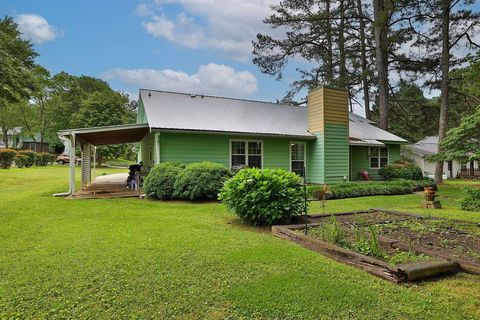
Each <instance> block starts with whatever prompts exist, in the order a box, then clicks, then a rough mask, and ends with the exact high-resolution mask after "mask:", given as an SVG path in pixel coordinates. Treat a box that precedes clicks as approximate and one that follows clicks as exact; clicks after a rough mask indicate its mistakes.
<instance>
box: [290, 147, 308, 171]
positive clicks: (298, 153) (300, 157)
mask: <svg viewBox="0 0 480 320" xmlns="http://www.w3.org/2000/svg"><path fill="white" fill-rule="evenodd" d="M304 168H305V143H303V142H293V143H291V144H290V171H292V172H295V173H296V174H298V175H299V176H301V177H303V176H304V172H303V171H304Z"/></svg>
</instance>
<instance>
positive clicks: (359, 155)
mask: <svg viewBox="0 0 480 320" xmlns="http://www.w3.org/2000/svg"><path fill="white" fill-rule="evenodd" d="M385 145H386V146H387V147H388V163H394V162H395V161H397V160H400V145H399V144H385ZM350 154H351V159H350V165H351V170H350V177H351V178H350V179H351V180H359V179H360V177H359V174H358V173H359V172H360V171H361V170H366V171H368V174H369V176H370V179H372V180H379V179H381V177H380V176H379V175H378V169H370V168H369V167H370V165H369V157H368V147H359V146H358V147H354V146H352V147H350Z"/></svg>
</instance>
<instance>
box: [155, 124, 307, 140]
mask: <svg viewBox="0 0 480 320" xmlns="http://www.w3.org/2000/svg"><path fill="white" fill-rule="evenodd" d="M151 131H152V132H160V133H162V132H164V133H197V134H215V135H234V136H252V137H253V136H257V137H258V136H261V137H272V138H290V139H300V140H315V139H316V137H315V136H314V135H292V134H277V133H263V132H235V131H216V130H192V129H176V128H155V127H152V128H151Z"/></svg>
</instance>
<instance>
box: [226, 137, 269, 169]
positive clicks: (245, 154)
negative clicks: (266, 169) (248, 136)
mask: <svg viewBox="0 0 480 320" xmlns="http://www.w3.org/2000/svg"><path fill="white" fill-rule="evenodd" d="M230 159H231V167H232V169H237V168H241V167H243V166H248V167H250V168H262V163H263V159H262V141H243V140H232V141H231V154H230Z"/></svg>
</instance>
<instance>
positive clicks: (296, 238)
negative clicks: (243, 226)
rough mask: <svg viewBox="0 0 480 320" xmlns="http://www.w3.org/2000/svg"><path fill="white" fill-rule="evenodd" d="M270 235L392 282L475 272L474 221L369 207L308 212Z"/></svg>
mask: <svg viewBox="0 0 480 320" xmlns="http://www.w3.org/2000/svg"><path fill="white" fill-rule="evenodd" d="M272 233H273V234H274V235H276V236H278V237H280V238H284V239H288V240H290V241H293V242H296V243H298V244H301V245H303V246H304V247H307V248H309V249H312V250H314V251H317V252H320V253H322V254H325V255H327V256H329V257H331V258H333V259H335V260H337V261H341V262H344V263H347V264H350V265H353V266H356V267H359V268H361V269H364V270H366V271H367V272H370V273H372V274H374V275H377V276H380V277H382V278H386V279H388V280H391V281H393V282H397V283H398V282H405V281H409V280H419V279H423V278H428V277H431V276H437V275H441V274H445V273H453V272H456V271H458V270H460V269H461V270H464V271H466V272H470V273H473V274H480V224H476V223H469V222H465V221H458V220H449V219H440V218H430V217H424V216H418V215H414V214H409V213H403V212H397V211H389V210H384V209H371V210H367V211H357V212H345V213H339V214H335V215H312V216H309V219H308V228H307V234H306V235H305V234H304V233H305V224H297V225H288V226H274V227H273V228H272Z"/></svg>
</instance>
